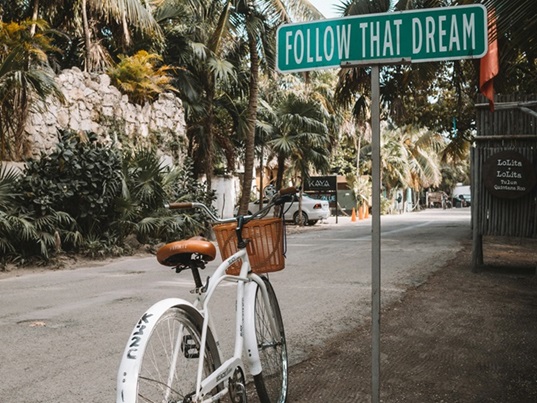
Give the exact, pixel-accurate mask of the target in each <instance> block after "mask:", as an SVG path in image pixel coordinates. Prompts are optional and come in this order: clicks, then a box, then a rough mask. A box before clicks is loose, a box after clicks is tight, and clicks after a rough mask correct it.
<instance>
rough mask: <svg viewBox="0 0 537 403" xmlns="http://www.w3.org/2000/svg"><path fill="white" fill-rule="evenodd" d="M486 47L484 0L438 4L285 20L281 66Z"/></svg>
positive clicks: (423, 58)
mask: <svg viewBox="0 0 537 403" xmlns="http://www.w3.org/2000/svg"><path fill="white" fill-rule="evenodd" d="M487 48H488V35H487V9H486V8H485V7H484V6H483V5H481V4H475V5H469V6H458V7H439V8H429V9H425V10H412V11H400V12H394V13H382V14H368V15H363V16H356V17H344V18H337V19H330V20H319V21H312V22H307V23H296V24H285V25H282V26H281V27H280V28H279V29H278V32H277V60H276V67H277V69H278V70H279V71H280V72H282V73H291V72H297V71H308V70H315V69H327V68H335V67H340V66H341V65H342V64H344V63H347V62H348V63H353V64H356V63H363V64H367V63H368V62H369V63H370V64H376V63H383V61H384V62H390V63H393V62H394V61H397V60H401V61H407V62H411V63H418V62H430V61H439V60H455V59H472V58H481V57H483V56H484V55H485V54H486V53H487Z"/></svg>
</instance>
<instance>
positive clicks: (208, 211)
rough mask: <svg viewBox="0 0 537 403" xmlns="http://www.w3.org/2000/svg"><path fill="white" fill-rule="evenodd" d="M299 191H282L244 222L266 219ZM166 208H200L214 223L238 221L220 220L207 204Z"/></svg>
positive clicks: (289, 188) (177, 205)
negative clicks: (271, 211)
mask: <svg viewBox="0 0 537 403" xmlns="http://www.w3.org/2000/svg"><path fill="white" fill-rule="evenodd" d="M298 191H299V189H298V188H296V187H294V186H291V187H288V188H284V189H280V190H279V191H278V192H277V193H276V194H275V195H274V196H273V197H272V198H271V199H270V201H269V202H268V203H267V205H266V206H265V207H263V208H262V209H261V210H259V211H258V212H257V213H255V214H252V215H245V216H243V217H244V220H245V222H247V221H250V220H252V219H254V218H256V217H264V216H265V215H267V213H268V212H269V210H270V209H271V208H272V207H273V206H275V205H277V204H282V202H285V201H286V200H285V196H291V195H294V194H296V193H297V192H298ZM164 207H165V208H168V209H170V210H180V209H192V208H198V209H200V210H203V211H204V212H205V213H206V214H207V215H208V216H209V217H210V218H211V220H213V221H214V222H217V223H221V224H223V223H229V222H235V221H237V218H236V217H232V218H218V217H217V216H216V215H214V213H213V212H212V211H211V209H209V208H208V207H207V206H206V205H205V204H203V203H195V202H182V203H169V204H165V205H164Z"/></svg>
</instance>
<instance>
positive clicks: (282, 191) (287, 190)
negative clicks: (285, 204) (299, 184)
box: [280, 186, 298, 196]
mask: <svg viewBox="0 0 537 403" xmlns="http://www.w3.org/2000/svg"><path fill="white" fill-rule="evenodd" d="M296 192H298V189H297V188H296V187H294V186H291V187H288V188H284V189H280V195H281V196H285V195H294V194H295V193H296Z"/></svg>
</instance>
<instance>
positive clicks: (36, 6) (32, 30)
mask: <svg viewBox="0 0 537 403" xmlns="http://www.w3.org/2000/svg"><path fill="white" fill-rule="evenodd" d="M38 16H39V0H34V7H33V11H32V21H33V22H34V23H33V24H32V27H31V28H30V35H31V36H34V35H35V30H36V27H37V24H36V21H37V17H38Z"/></svg>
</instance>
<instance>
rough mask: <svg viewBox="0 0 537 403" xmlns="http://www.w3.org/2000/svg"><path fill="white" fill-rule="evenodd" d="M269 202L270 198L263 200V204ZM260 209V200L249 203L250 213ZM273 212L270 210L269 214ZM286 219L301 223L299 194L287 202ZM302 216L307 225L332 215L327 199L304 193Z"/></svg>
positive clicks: (285, 207) (285, 208)
mask: <svg viewBox="0 0 537 403" xmlns="http://www.w3.org/2000/svg"><path fill="white" fill-rule="evenodd" d="M265 203H268V200H265V201H264V202H263V205H265ZM258 211H259V200H256V201H255V202H251V203H249V204H248V214H253V213H256V212H258ZM271 213H272V211H271V212H269V215H270V214H271ZM284 214H285V219H286V220H288V221H293V222H294V223H295V224H299V222H300V216H299V214H298V195H295V196H294V200H293V201H292V202H290V203H286V204H285V206H284ZM302 217H303V222H304V223H305V224H307V225H315V224H316V223H317V221H319V220H322V219H324V218H328V217H330V208H329V205H328V202H327V201H326V200H318V199H313V198H311V197H309V196H308V195H306V194H303V195H302Z"/></svg>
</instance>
